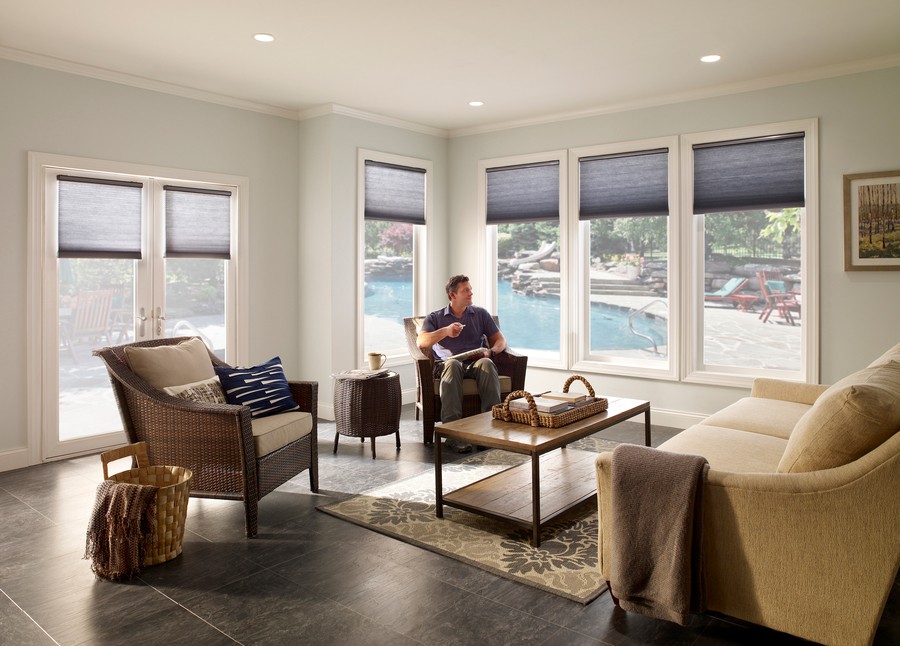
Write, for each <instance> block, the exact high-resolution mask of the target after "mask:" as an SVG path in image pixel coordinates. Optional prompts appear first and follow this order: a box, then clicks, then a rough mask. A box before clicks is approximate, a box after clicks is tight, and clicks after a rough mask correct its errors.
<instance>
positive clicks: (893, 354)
mask: <svg viewBox="0 0 900 646" xmlns="http://www.w3.org/2000/svg"><path fill="white" fill-rule="evenodd" d="M892 361H897V362H900V343H898V344H897V345H895V346H894V347H893V348H891V349H890V350H888V351H887V352H885V353H884V354H883V355H881V356H880V357H878V358H877V359H875V361H873V362H872V363H870V364H869V367H870V368H874V367H876V366H884V365H887V364H889V363H891V362H892Z"/></svg>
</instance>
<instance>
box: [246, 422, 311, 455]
mask: <svg viewBox="0 0 900 646" xmlns="http://www.w3.org/2000/svg"><path fill="white" fill-rule="evenodd" d="M312 422H313V419H312V415H311V414H309V413H303V412H292V413H278V414H277V415H268V416H266V417H256V418H254V419H251V420H250V426H251V427H252V431H253V445H254V447H255V448H256V457H262V456H264V455H268V454H269V453H271V452H272V451H277V450H278V449H280V448H282V447H285V446H287V445H288V444H290V443H291V442H293V441H295V440H299V439H300V438H301V437H304V436H306V435H309V433H310V431H312Z"/></svg>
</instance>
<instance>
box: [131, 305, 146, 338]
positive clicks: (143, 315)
mask: <svg viewBox="0 0 900 646" xmlns="http://www.w3.org/2000/svg"><path fill="white" fill-rule="evenodd" d="M134 318H135V319H136V320H137V321H139V322H140V325H139V327H138V335H139V336H141V337H143V336H144V334H145V332H146V331H145V330H144V322H145V321H146V320H147V313H146V312H145V311H144V308H143V307H142V308H141V313H140V315H138V316H135V317H134Z"/></svg>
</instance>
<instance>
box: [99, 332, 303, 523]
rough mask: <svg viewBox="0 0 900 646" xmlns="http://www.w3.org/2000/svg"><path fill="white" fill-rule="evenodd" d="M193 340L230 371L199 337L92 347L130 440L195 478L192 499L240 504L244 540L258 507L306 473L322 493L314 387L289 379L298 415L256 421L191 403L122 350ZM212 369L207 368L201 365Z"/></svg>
mask: <svg viewBox="0 0 900 646" xmlns="http://www.w3.org/2000/svg"><path fill="white" fill-rule="evenodd" d="M193 340H196V341H197V343H199V345H201V346H202V348H201V349H200V350H199V353H200V354H199V356H200V360H201V361H202V353H203V352H204V351H205V352H206V353H207V354H208V355H209V361H210V362H211V364H212V365H214V366H225V367H230V366H228V364H226V363H224V362H223V361H221V360H220V359H219V358H218V357H217V356H216V355H214V354H213V353H212V352H209V350H208V349H207V348H206V346H205V345H203V343H202V341H200V340H199V338H198V337H170V338H164V339H156V340H153V341H140V342H137V343H126V344H123V345H117V346H112V347H106V348H101V349H99V350H95V351H94V354H95V355H96V356H98V357H100V359H102V360H103V362H104V363H105V364H106V368H107V370H108V371H109V377H110V381H111V383H112V386H113V391H114V392H115V396H116V403H117V404H118V406H119V414H120V415H121V417H122V424H123V425H124V427H125V433H126V435H127V436H128V441H129V442H132V443H133V442H146V443H147V450H148V453H149V458H150V463H151V464H164V465H171V466H181V467H185V468H188V469H190V470H191V471H193V473H194V477H193V480H192V482H191V493H190V495H191V496H192V497H194V498H220V499H226V500H241V501H243V503H244V516H245V529H246V534H247V537H248V538H250V537H253V536H256V534H257V525H258V522H257V504H258V502H259V500H260V499H261V498H262V497H263V496H265V495H266V494H268V493H270V492H272V491H274V490H275V489H276V488H277V487H279V486H281V485H282V484H284V483H285V482H287V481H288V480H290V479H291V478H293V477H294V476H296V475H298V474H300V473H302V472H303V471H309V486H310V489H311V490H312V491H313V492H316V491H318V490H319V474H318V453H317V437H316V421H317V420H316V415H317V401H318V383H317V382H314V381H289V382H288V386H289V388H290V392H291V395H292V397H293V398H294V401H295V402H296V403H297V404H298V406H299V408H300V412H284V413H279V414H275V415H269V416H266V417H253V418H252V419H251V410H250V408H249V407H248V406H235V405H231V404H220V403H206V402H201V401H189V400H187V399H181V398H179V397H175V396H173V395H169V394H167V393H166V392H164V391H163V390H160V389H159V388H157V387H154V386H153V385H151V384H150V383H149V382H148V381H146V380H145V379H144V378H142V377H140V376H139V375H138V374H136V373H135V372H134V371H133V370H132V368H131V366H130V365H129V361H128V358H127V353H126V348H155V347H159V346H174V345H177V344H180V343H182V342H187V341H193ZM206 367H207V368H209V367H210V366H206Z"/></svg>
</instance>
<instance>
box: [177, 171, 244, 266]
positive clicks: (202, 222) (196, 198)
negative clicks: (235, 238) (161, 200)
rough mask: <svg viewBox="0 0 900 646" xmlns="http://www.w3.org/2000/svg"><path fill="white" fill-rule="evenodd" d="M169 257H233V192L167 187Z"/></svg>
mask: <svg viewBox="0 0 900 646" xmlns="http://www.w3.org/2000/svg"><path fill="white" fill-rule="evenodd" d="M163 189H165V194H166V258H221V259H224V260H229V259H230V258H231V192H230V191H220V190H208V189H201V188H190V187H186V186H164V187H163Z"/></svg>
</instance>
